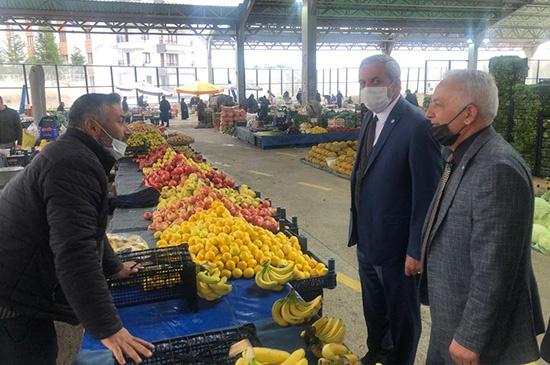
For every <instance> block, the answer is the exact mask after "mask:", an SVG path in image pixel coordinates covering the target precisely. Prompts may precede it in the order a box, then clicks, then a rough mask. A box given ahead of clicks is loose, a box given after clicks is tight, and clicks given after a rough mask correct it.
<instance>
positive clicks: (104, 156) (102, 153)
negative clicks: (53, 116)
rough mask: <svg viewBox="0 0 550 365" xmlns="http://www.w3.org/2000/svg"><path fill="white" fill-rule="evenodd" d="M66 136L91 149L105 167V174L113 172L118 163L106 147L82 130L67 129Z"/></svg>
mask: <svg viewBox="0 0 550 365" xmlns="http://www.w3.org/2000/svg"><path fill="white" fill-rule="evenodd" d="M64 136H67V137H69V138H76V139H78V140H79V141H80V142H82V143H84V144H85V145H86V147H88V148H89V149H91V150H92V152H93V153H94V154H95V155H96V156H97V158H98V159H99V162H100V163H101V165H103V169H105V174H108V173H109V172H110V171H111V169H112V168H113V166H114V164H115V162H116V159H115V158H114V157H113V156H112V155H111V154H110V153H109V151H107V149H106V148H105V147H103V146H102V145H100V144H99V143H98V142H97V141H96V140H94V139H93V138H92V137H90V136H89V135H87V134H86V133H84V132H83V131H81V130H80V129H77V128H72V127H69V128H67V131H66V132H65V134H64Z"/></svg>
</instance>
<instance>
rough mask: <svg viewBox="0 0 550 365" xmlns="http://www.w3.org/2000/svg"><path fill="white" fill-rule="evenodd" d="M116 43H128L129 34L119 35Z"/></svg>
mask: <svg viewBox="0 0 550 365" xmlns="http://www.w3.org/2000/svg"><path fill="white" fill-rule="evenodd" d="M116 42H117V43H121V42H128V34H117V35H116Z"/></svg>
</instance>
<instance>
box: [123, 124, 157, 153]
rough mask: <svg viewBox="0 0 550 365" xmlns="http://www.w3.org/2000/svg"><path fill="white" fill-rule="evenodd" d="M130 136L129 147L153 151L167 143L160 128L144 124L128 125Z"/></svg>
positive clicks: (127, 142)
mask: <svg viewBox="0 0 550 365" xmlns="http://www.w3.org/2000/svg"><path fill="white" fill-rule="evenodd" d="M128 128H129V129H130V136H129V137H128V140H127V141H126V144H128V146H129V147H143V146H145V147H147V150H148V151H150V150H153V149H155V148H158V147H160V146H162V145H163V144H165V143H166V140H165V139H164V137H163V136H162V133H161V131H160V129H159V127H157V126H155V125H151V124H146V123H144V122H135V123H130V124H129V125H128Z"/></svg>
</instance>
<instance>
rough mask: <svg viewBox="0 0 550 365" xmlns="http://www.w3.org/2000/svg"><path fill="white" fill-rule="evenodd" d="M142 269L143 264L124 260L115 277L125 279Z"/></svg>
mask: <svg viewBox="0 0 550 365" xmlns="http://www.w3.org/2000/svg"><path fill="white" fill-rule="evenodd" d="M141 269H143V266H141V265H139V264H138V263H136V262H134V261H128V262H124V263H123V264H122V269H121V270H120V271H119V272H117V273H116V274H114V275H113V279H125V278H127V277H129V276H130V275H132V274H135V273H136V272H138V271H139V270H141Z"/></svg>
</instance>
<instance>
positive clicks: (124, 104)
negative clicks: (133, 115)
mask: <svg viewBox="0 0 550 365" xmlns="http://www.w3.org/2000/svg"><path fill="white" fill-rule="evenodd" d="M129 111H130V108H129V107H128V99H127V98H126V96H125V97H123V98H122V112H123V113H124V114H126V113H128V112H129Z"/></svg>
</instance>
